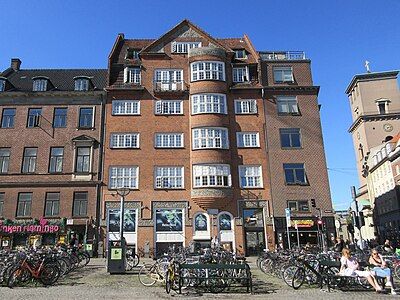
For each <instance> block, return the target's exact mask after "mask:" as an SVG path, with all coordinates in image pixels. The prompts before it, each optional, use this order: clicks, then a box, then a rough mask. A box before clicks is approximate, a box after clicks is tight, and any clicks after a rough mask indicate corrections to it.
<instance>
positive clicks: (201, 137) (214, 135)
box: [192, 127, 229, 149]
mask: <svg viewBox="0 0 400 300" xmlns="http://www.w3.org/2000/svg"><path fill="white" fill-rule="evenodd" d="M192 137H193V141H192V143H193V149H207V148H217V149H229V141H228V140H229V139H228V129H227V128H220V127H202V128H193V129H192Z"/></svg>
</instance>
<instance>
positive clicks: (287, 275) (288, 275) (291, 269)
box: [282, 266, 299, 287]
mask: <svg viewBox="0 0 400 300" xmlns="http://www.w3.org/2000/svg"><path fill="white" fill-rule="evenodd" d="M298 269H299V267H298V266H288V267H287V268H286V269H285V270H284V271H283V272H282V278H283V281H284V282H285V283H286V284H287V285H288V286H290V287H293V277H294V274H295V273H296V271H297V270H298Z"/></svg>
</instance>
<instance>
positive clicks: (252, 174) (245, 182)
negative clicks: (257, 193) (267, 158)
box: [239, 166, 263, 188]
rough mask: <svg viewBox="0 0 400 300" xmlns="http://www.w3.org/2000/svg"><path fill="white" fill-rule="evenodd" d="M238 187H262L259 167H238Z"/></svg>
mask: <svg viewBox="0 0 400 300" xmlns="http://www.w3.org/2000/svg"><path fill="white" fill-rule="evenodd" d="M239 176H240V187H241V188H260V187H263V182H262V170H261V166H239Z"/></svg>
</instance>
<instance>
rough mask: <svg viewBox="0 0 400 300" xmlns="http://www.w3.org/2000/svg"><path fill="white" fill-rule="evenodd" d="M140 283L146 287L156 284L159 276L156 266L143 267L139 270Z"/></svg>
mask: <svg viewBox="0 0 400 300" xmlns="http://www.w3.org/2000/svg"><path fill="white" fill-rule="evenodd" d="M138 276H139V281H140V283H141V284H143V285H144V286H152V285H154V284H155V283H156V281H157V279H158V278H159V275H158V274H157V271H156V268H155V266H154V265H150V264H147V265H143V266H142V267H141V268H140V270H139V275H138Z"/></svg>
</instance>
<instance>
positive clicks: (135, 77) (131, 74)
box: [124, 67, 141, 84]
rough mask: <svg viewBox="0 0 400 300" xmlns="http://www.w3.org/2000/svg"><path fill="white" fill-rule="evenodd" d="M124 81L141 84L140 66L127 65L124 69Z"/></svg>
mask: <svg viewBox="0 0 400 300" xmlns="http://www.w3.org/2000/svg"><path fill="white" fill-rule="evenodd" d="M124 82H126V83H135V84H141V73H140V68H133V67H127V68H125V70H124Z"/></svg>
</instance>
